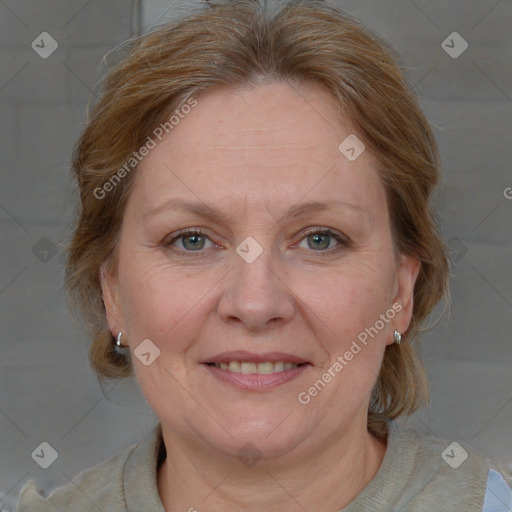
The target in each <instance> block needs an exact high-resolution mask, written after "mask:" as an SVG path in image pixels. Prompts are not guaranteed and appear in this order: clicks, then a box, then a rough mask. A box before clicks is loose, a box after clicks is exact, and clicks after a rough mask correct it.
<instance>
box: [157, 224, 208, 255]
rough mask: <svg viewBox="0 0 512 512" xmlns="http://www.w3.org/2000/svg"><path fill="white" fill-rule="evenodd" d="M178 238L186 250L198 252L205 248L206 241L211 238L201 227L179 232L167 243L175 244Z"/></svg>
mask: <svg viewBox="0 0 512 512" xmlns="http://www.w3.org/2000/svg"><path fill="white" fill-rule="evenodd" d="M178 240H181V245H182V248H183V249H185V251H186V252H198V251H202V250H203V249H204V248H205V242H206V240H209V238H208V237H207V236H206V235H205V234H204V233H203V232H202V231H201V230H199V229H194V230H186V229H185V230H182V231H180V232H179V233H177V235H176V236H175V237H174V238H173V239H172V240H170V241H169V242H167V243H166V245H167V246H169V245H174V243H175V242H177V241H178Z"/></svg>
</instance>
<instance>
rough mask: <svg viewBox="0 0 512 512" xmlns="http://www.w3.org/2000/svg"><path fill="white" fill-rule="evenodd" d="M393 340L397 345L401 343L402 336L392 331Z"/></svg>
mask: <svg viewBox="0 0 512 512" xmlns="http://www.w3.org/2000/svg"><path fill="white" fill-rule="evenodd" d="M393 340H394V341H395V343H396V344H397V345H400V342H401V341H402V335H401V334H400V333H399V332H398V331H397V330H396V329H395V330H394V331H393Z"/></svg>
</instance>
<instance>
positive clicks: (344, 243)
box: [165, 228, 352, 257]
mask: <svg viewBox="0 0 512 512" xmlns="http://www.w3.org/2000/svg"><path fill="white" fill-rule="evenodd" d="M194 235H199V236H204V237H206V238H208V235H207V234H206V233H205V232H203V231H202V230H201V229H200V228H197V229H182V230H180V231H178V232H177V233H176V234H175V236H174V237H173V238H172V239H171V240H169V241H166V242H165V246H166V247H170V246H171V245H172V244H173V243H174V242H176V241H177V240H179V239H180V238H183V237H185V236H194ZM311 235H329V236H331V237H332V238H334V239H335V240H336V241H337V242H338V243H339V245H337V246H335V247H332V248H330V249H326V250H320V251H314V252H317V253H318V254H319V255H321V256H331V255H332V254H333V253H336V252H338V251H339V250H341V249H343V248H350V247H351V246H352V242H351V241H350V240H349V239H348V238H346V237H344V236H342V235H339V234H338V233H336V232H335V231H333V230H332V229H329V228H311V229H309V230H307V231H306V232H305V233H304V236H303V237H302V238H301V239H300V241H302V240H304V239H305V238H307V237H308V236H311ZM205 250H206V249H204V250H201V251H186V250H184V252H185V253H187V254H191V255H193V256H195V257H204V256H205V254H204V251H205ZM312 251H313V249H312ZM194 253H196V254H194Z"/></svg>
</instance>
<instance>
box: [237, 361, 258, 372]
mask: <svg viewBox="0 0 512 512" xmlns="http://www.w3.org/2000/svg"><path fill="white" fill-rule="evenodd" d="M240 371H241V372H242V373H244V374H246V375H250V374H252V373H256V363H245V362H244V363H242V364H241V365H240Z"/></svg>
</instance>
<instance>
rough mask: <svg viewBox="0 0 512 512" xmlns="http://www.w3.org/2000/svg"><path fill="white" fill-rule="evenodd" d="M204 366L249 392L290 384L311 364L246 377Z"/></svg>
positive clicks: (219, 377) (213, 373)
mask: <svg viewBox="0 0 512 512" xmlns="http://www.w3.org/2000/svg"><path fill="white" fill-rule="evenodd" d="M203 366H204V367H205V368H206V369H207V370H208V371H209V372H210V373H211V374H212V375H213V376H214V377H216V378H217V379H219V380H222V381H223V382H227V383H229V384H232V385H234V386H237V387H239V388H241V389H245V390H248V391H262V390H267V389H272V388H276V387H277V386H280V385H281V384H284V383H285V382H289V381H291V380H293V379H296V378H297V377H299V376H300V375H302V373H304V371H305V370H306V369H307V368H309V367H310V366H311V365H310V364H304V365H302V366H296V367H295V368H291V369H289V370H283V371H282V372H276V373H269V374H267V375H262V374H259V373H252V374H249V375H246V374H244V373H236V372H232V371H229V370H222V369H221V368H217V367H216V366H210V365H208V364H203Z"/></svg>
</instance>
